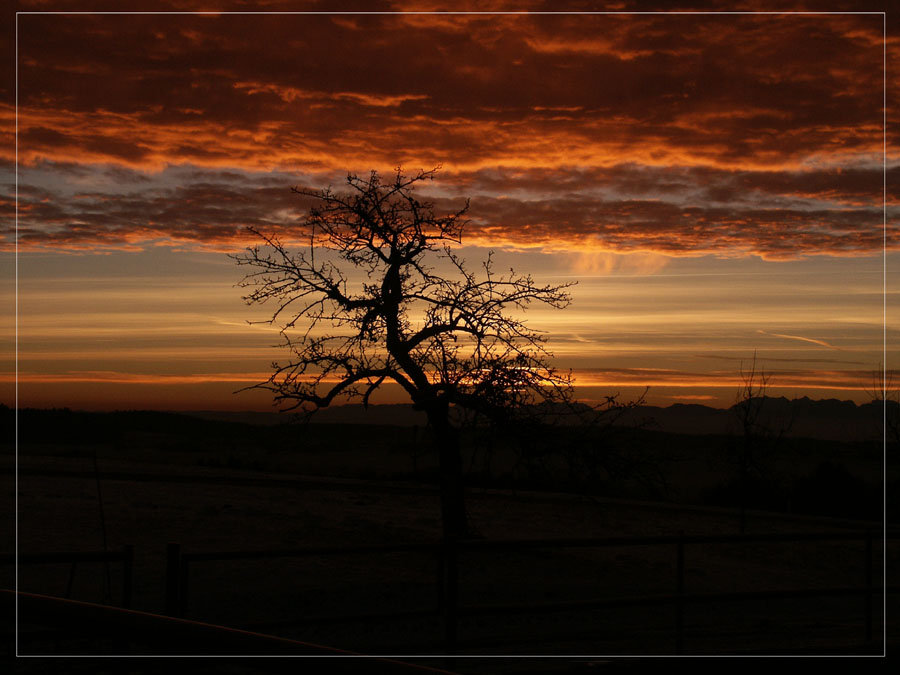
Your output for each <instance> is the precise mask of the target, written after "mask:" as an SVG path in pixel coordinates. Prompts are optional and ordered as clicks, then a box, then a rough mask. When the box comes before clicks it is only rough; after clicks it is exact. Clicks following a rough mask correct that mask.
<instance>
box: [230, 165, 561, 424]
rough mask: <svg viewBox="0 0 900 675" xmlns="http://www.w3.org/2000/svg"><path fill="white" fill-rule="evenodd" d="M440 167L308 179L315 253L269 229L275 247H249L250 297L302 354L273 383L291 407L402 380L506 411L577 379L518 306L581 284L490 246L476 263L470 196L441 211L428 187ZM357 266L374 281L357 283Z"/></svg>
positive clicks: (363, 394) (556, 299) (430, 398)
mask: <svg viewBox="0 0 900 675" xmlns="http://www.w3.org/2000/svg"><path fill="white" fill-rule="evenodd" d="M435 172H436V170H431V171H421V172H419V173H417V174H416V175H414V176H411V177H407V176H404V175H403V174H402V173H401V172H400V171H399V170H398V171H397V173H396V174H395V175H394V176H393V179H392V180H391V181H390V182H382V180H381V178H380V177H379V176H378V174H376V173H375V172H372V173H371V174H370V175H369V176H368V177H367V178H360V177H358V176H355V175H349V176H348V177H347V187H348V188H349V190H348V191H347V192H346V193H338V192H334V191H332V190H331V189H325V190H322V191H309V190H301V189H296V188H295V192H297V193H299V194H302V195H306V196H308V197H312V198H314V199H315V200H316V205H315V206H313V208H312V209H311V210H310V211H309V214H308V215H307V216H306V219H305V221H304V223H303V225H304V231H303V235H304V236H305V237H306V238H307V241H308V245H307V246H306V247H305V250H301V251H299V252H291V251H288V250H287V249H286V247H285V246H284V245H283V244H282V243H281V241H280V240H279V239H278V238H277V237H274V236H264V235H262V234H260V233H257V234H258V235H259V236H260V237H261V238H262V239H263V240H264V242H265V245H264V246H262V247H259V246H257V247H253V248H250V249H249V250H248V251H247V252H246V253H245V254H243V255H240V256H237V257H236V260H237V262H238V264H241V265H249V266H251V267H252V268H254V271H253V272H251V273H250V274H248V275H247V276H246V277H245V279H244V281H243V282H242V285H243V286H245V287H250V288H252V289H253V290H252V291H251V292H250V294H249V295H248V296H246V298H245V299H246V300H247V301H248V302H249V303H262V302H269V303H271V304H273V306H274V310H273V315H272V319H271V322H274V323H278V324H279V325H280V326H281V327H282V335H283V337H284V339H285V342H286V346H287V347H288V348H289V349H290V351H291V354H292V358H291V359H290V361H288V362H286V363H276V364H274V366H275V370H274V373H273V374H272V377H271V378H270V379H269V381H268V382H266V383H264V384H263V385H259V386H261V387H264V388H267V389H270V390H272V391H273V392H274V394H275V398H276V399H277V400H278V401H279V402H280V403H282V404H283V407H284V408H285V409H297V408H301V407H309V406H312V407H314V408H318V407H324V406H328V405H329V404H331V403H332V402H333V401H335V400H338V399H341V398H344V399H345V400H346V399H354V398H358V399H361V400H362V402H363V403H366V404H367V403H368V401H369V396H370V395H371V394H372V392H373V391H374V390H376V389H377V388H378V387H379V386H381V385H382V384H383V383H384V382H394V383H396V384H398V385H400V386H401V387H402V388H403V389H404V390H405V391H406V393H407V394H408V395H409V398H410V399H411V400H412V401H413V403H414V404H416V406H417V407H419V408H421V409H423V410H426V411H430V409H432V408H434V407H436V406H437V407H442V406H445V405H447V404H450V405H455V406H461V407H463V408H467V409H470V410H474V411H477V412H480V413H484V414H486V415H488V416H497V415H502V414H504V413H505V412H507V411H508V410H509V408H510V406H521V405H523V404H528V403H535V402H539V401H543V400H546V399H548V398H550V399H552V398H554V397H556V396H559V395H561V394H562V393H563V392H564V391H565V390H567V389H568V388H569V387H570V385H571V382H570V378H569V376H568V375H566V374H560V373H558V372H556V371H555V370H554V369H553V368H552V367H551V366H550V365H549V363H548V357H549V354H548V353H547V351H546V350H545V348H544V340H543V335H542V334H540V333H538V332H536V331H534V330H531V329H529V328H528V327H527V326H526V325H525V324H524V323H523V322H522V320H520V319H519V318H515V317H513V316H512V314H511V313H510V310H512V309H523V308H525V307H526V306H527V305H529V304H530V303H533V302H540V303H545V304H547V305H551V306H553V307H560V308H561V307H565V306H566V305H568V304H569V301H570V297H569V295H568V293H567V292H566V288H567V286H568V285H558V286H541V285H538V284H537V283H536V282H535V281H534V279H533V278H532V277H531V276H530V275H516V274H515V273H514V272H513V271H512V270H510V271H508V272H506V273H503V274H499V273H497V271H496V270H495V269H494V265H493V261H492V259H491V256H490V255H489V256H488V258H487V260H485V261H484V262H483V263H482V265H481V269H479V270H478V273H476V272H475V271H473V270H471V269H470V268H469V267H467V266H466V264H465V263H464V262H463V261H462V260H461V259H460V258H459V257H458V256H457V255H456V254H455V253H454V251H453V246H454V245H458V244H460V242H461V240H462V235H463V229H464V227H465V225H466V220H465V213H466V211H467V209H468V203H466V205H465V206H463V207H462V208H461V209H459V210H458V211H456V212H452V213H448V214H445V215H438V214H436V213H435V209H434V206H433V204H431V203H429V202H427V201H420V200H419V198H418V197H417V196H416V194H415V191H414V188H415V186H416V184H417V183H420V182H422V181H429V180H432V179H433V177H434V174H435ZM436 264H440V265H442V267H443V270H442V271H441V272H438V271H436V267H435V265H436ZM353 268H355V269H356V270H358V271H361V272H363V273H365V275H366V277H367V279H366V280H364V281H363V282H361V283H358V284H354V283H352V281H351V279H350V276H351V270H352V269H353ZM357 276H358V275H357Z"/></svg>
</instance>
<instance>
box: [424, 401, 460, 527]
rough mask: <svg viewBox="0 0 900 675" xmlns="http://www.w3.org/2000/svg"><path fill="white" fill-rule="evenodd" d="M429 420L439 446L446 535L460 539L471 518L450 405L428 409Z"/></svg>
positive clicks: (443, 519)
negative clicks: (451, 421) (467, 513)
mask: <svg viewBox="0 0 900 675" xmlns="http://www.w3.org/2000/svg"><path fill="white" fill-rule="evenodd" d="M428 421H429V422H430V423H431V429H432V432H433V433H434V440H435V443H436V444H437V448H438V460H439V466H440V481H441V482H440V485H441V522H442V525H443V529H444V538H445V539H459V538H461V537H464V536H466V534H467V532H468V522H467V519H466V505H465V498H464V496H463V481H462V454H461V453H460V448H459V433H458V432H457V430H456V429H455V428H454V427H453V425H452V424H450V419H449V408H448V406H447V405H446V404H439V405H436V406H434V407H432V408H430V409H429V410H428Z"/></svg>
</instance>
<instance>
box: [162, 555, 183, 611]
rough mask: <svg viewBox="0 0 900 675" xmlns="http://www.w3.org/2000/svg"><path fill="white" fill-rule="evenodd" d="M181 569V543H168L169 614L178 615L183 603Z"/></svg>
mask: <svg viewBox="0 0 900 675" xmlns="http://www.w3.org/2000/svg"><path fill="white" fill-rule="evenodd" d="M180 570H181V544H174V543H169V544H167V545H166V604H165V610H164V613H165V614H166V615H167V616H178V613H179V612H178V610H179V607H180V605H181V600H180V592H181V591H180V589H179V588H178V580H179V579H178V577H179V572H180Z"/></svg>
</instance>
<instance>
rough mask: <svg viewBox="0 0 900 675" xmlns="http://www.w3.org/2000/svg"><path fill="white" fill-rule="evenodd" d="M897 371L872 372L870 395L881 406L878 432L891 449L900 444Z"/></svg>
mask: <svg viewBox="0 0 900 675" xmlns="http://www.w3.org/2000/svg"><path fill="white" fill-rule="evenodd" d="M895 374H896V371H894V370H893V369H889V368H884V367H882V365H881V364H878V368H877V369H875V370H874V371H872V388H871V390H869V392H868V394H869V397H870V398H871V400H872V402H873V403H876V404H881V406H882V410H881V411H880V412H881V414H880V415H879V419H878V423H877V424H878V432H879V436H880V437H881V439H882V440H883V442H884V443H885V444H886V445H888V446H891V447H897V445H898V444H900V384H898V382H897V381H896V379H895Z"/></svg>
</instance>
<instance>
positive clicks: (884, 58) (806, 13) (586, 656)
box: [14, 11, 887, 660]
mask: <svg viewBox="0 0 900 675" xmlns="http://www.w3.org/2000/svg"><path fill="white" fill-rule="evenodd" d="M20 14H22V15H37V16H42V15H62V16H78V15H81V16H93V15H139V16H145V15H147V16H150V15H162V16H184V15H187V16H197V15H199V16H223V15H238V16H247V15H251V16H266V15H270V14H271V15H276V16H277V15H282V16H283V15H288V16H290V15H297V16H330V15H375V16H379V15H389V16H403V15H432V14H434V15H451V16H455V15H463V16H466V15H475V16H496V15H506V16H544V15H567V16H573V15H574V16H580V15H613V16H619V15H637V16H659V15H663V16H670V15H675V16H693V15H696V16H718V15H723V16H733V15H743V16H746V15H751V16H755V15H765V16H836V15H881V17H882V33H883V45H882V51H883V54H882V61H883V64H882V65H883V70H882V79H883V83H882V85H883V91H882V96H883V99H884V100H883V106H882V118H883V119H882V130H883V144H884V149H883V160H882V167H883V171H884V178H883V181H884V185H883V206H882V208H883V213H884V226H883V232H882V237H883V247H884V250H883V265H882V284H883V305H884V306H883V322H884V326H883V331H884V336H883V346H882V349H883V354H884V359H883V364H884V365H883V366H882V368H883V375H886V368H887V362H886V357H887V13H886V12H884V11H881V12H869V11H827V12H813V11H790V12H787V11H718V12H716V11H655V12H622V11H582V12H575V11H560V12H553V11H536V12H527V11H505V12H503V11H484V12H479V11H406V12H402V11H379V12H375V11H373V12H365V11H305V12H304V11H292V12H290V11H280V12H261V11H246V12H235V11H226V12H209V11H193V12H175V11H167V12H140V11H138V12H127V11H96V12H90V11H80V12H71V11H21V12H20V11H17V12H16V38H15V49H16V54H15V69H16V82H15V92H16V93H15V104H16V114H15V124H16V141H15V142H16V151H15V154H16V159H15V161H16V167H15V183H16V188H15V189H16V193H15V194H16V210H15V220H16V223H15V295H16V298H15V351H16V354H15V369H16V382H15V424H14V426H15V490H16V496H15V509H16V517H15V589H16V598H15V612H16V616H15V652H16V656H17V657H19V658H122V657H121V656H116V655H110V654H72V655H54V656H52V657H48V656H44V655H37V654H27V655H25V654H21V655H20V654H19V653H18V651H19V650H18V647H19V622H18V619H19V597H18V590H19V567H18V561H19V519H18V515H19V499H18V493H19V490H18V481H19V15H20ZM882 381H883V382H884V385H883V386H884V387H886V386H887V382H886V380H884V379H883V380H882ZM884 399H885V400H884V402H883V403H884V405H883V415H884V420H883V422H884V424H883V428H884V430H885V444H884V457H883V462H885V461H886V457H887V455H886V449H887V444H886V439H887V435H886V434H887V427H886V421H887V419H886V410H887V400H886V395H885V396H884ZM883 466H886V465H885V464H883ZM886 475H887V474H886V471H885V473H884V476H885V484H884V488H883V490H884V492H883V501H882V505H883V508H884V509H885V511H884V513H885V516H884V518H883V521H882V525H883V528H884V533H883V536H884V546H883V547H882V555H883V557H884V560H883V565H882V575H883V584H882V587H883V589H885V590H884V595H883V603H884V610H883V611H884V614H883V617H884V618H883V622H882V631H883V641H882V649H883V653H882V654H881V656H886V652H887V648H886V645H887V590H886V588H887V564H886V562H887V518H886V505H887V501H886V500H887V490H886V484H887V483H886ZM288 656H289V657H290V658H335V657H336V656H343V657H344V658H393V659H400V658H418V659H421V658H447V656H448V655H447V654H412V655H410V654H404V655H399V654H398V655H365V654H361V655H350V654H348V655H288ZM818 656H820V655H815V654H813V655H802V654H788V655H775V654H760V655H754V658H817V657H818ZM860 656H863V657H878V656H879V655H877V654H862V655H852V654H836V655H829V658H835V657H836V658H859V657H860ZM251 657H253V658H284V656H276V655H269V654H262V655H260V654H252V655H246V656H245V657H241V656H233V655H224V654H190V655H180V656H179V655H174V654H165V655H158V656H156V655H154V656H152V657H150V656H145V655H134V656H132V657H130V658H251ZM453 657H454V658H557V659H570V660H571V659H609V658H644V659H662V658H673V657H674V658H681V657H683V658H694V659H696V658H701V659H702V658H710V659H728V658H746V656H744V655H729V654H725V655H707V654H696V655H689V654H686V655H677V654H658V655H657V654H566V655H560V654H548V655H541V654H521V655H517V654H471V655H469V654H456V655H453Z"/></svg>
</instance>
